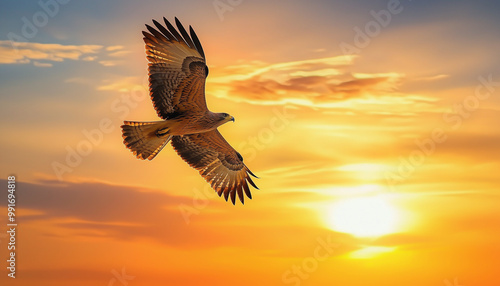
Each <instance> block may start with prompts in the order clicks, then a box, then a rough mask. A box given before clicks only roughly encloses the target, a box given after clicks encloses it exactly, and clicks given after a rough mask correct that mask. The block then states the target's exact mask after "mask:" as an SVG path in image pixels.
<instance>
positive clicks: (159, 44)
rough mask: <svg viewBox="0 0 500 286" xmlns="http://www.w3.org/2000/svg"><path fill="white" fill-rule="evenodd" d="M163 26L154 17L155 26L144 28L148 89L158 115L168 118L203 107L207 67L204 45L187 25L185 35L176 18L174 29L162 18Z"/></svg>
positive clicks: (204, 103)
mask: <svg viewBox="0 0 500 286" xmlns="http://www.w3.org/2000/svg"><path fill="white" fill-rule="evenodd" d="M163 20H164V21H165V25H166V28H165V27H164V26H162V25H161V24H160V23H158V22H157V21H155V20H153V23H154V25H155V26H156V28H157V29H158V30H156V29H154V28H153V27H151V26H149V25H146V27H147V29H148V31H149V33H148V32H145V31H143V32H142V33H143V35H144V42H145V43H146V53H147V59H148V61H149V68H148V70H149V91H150V94H151V100H152V101H153V105H154V107H155V110H156V112H157V113H158V116H159V117H161V118H162V119H168V118H171V117H173V116H175V115H176V114H178V113H180V112H183V111H185V110H192V109H199V110H206V109H207V105H206V102H205V78H206V77H207V75H208V68H207V66H206V63H205V54H204V52H203V48H202V46H201V44H200V41H199V40H198V37H197V36H196V33H195V32H194V30H193V28H191V26H189V31H190V34H191V36H189V35H188V33H187V32H186V30H185V29H184V27H183V26H182V24H181V23H180V22H179V20H178V19H177V18H175V23H176V25H177V29H178V30H179V31H177V30H176V29H175V28H174V26H172V24H170V22H169V21H168V20H167V19H165V18H163Z"/></svg>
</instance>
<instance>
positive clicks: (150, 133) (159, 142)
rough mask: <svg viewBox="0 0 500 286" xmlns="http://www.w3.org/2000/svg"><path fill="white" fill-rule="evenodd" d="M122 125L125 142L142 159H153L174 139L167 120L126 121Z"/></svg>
mask: <svg viewBox="0 0 500 286" xmlns="http://www.w3.org/2000/svg"><path fill="white" fill-rule="evenodd" d="M121 127H122V137H123V143H124V144H125V146H127V148H128V149H130V151H132V152H133V153H134V155H135V156H136V157H137V158H139V159H142V160H146V159H147V160H152V159H153V158H154V157H155V156H156V155H158V152H160V151H161V149H163V147H165V145H166V144H167V143H168V142H169V141H170V139H172V135H169V127H168V124H167V122H166V121H155V122H134V121H124V122H123V125H122V126H121Z"/></svg>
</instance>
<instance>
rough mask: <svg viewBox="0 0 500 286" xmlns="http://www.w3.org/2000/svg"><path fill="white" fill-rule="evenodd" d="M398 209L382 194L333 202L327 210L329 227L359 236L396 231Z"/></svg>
mask: <svg viewBox="0 0 500 286" xmlns="http://www.w3.org/2000/svg"><path fill="white" fill-rule="evenodd" d="M396 222H397V211H396V209H394V207H392V206H391V205H390V204H389V203H388V202H387V201H386V200H385V199H384V198H382V197H380V196H371V197H360V198H349V199H344V200H340V201H338V202H335V203H333V204H332V205H331V206H330V207H329V208H328V212H327V219H326V224H327V225H328V227H329V228H331V229H333V230H335V231H339V232H345V233H350V234H353V235H355V236H358V237H376V236H381V235H384V234H389V233H393V232H395V231H396Z"/></svg>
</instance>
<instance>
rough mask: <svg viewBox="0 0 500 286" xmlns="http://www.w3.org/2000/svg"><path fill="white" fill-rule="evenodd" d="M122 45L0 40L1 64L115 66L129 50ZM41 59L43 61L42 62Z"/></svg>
mask: <svg viewBox="0 0 500 286" xmlns="http://www.w3.org/2000/svg"><path fill="white" fill-rule="evenodd" d="M122 49H123V47H122V46H109V47H104V46H102V45H61V44H42V43H29V42H26V43H25V42H11V41H0V65H1V64H29V63H33V65H34V66H36V67H51V66H52V65H53V64H52V63H50V62H62V61H65V60H81V61H96V60H99V63H100V64H101V65H103V66H107V67H109V66H116V65H118V64H120V63H123V62H122V61H119V60H116V58H119V57H123V56H124V55H126V54H128V53H130V51H126V50H122ZM42 61H43V62H42Z"/></svg>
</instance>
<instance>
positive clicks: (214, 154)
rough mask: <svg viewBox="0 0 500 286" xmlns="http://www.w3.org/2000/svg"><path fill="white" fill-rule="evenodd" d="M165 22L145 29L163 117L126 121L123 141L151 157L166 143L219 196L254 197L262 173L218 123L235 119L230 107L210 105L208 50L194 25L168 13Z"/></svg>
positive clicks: (157, 106)
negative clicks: (226, 110)
mask: <svg viewBox="0 0 500 286" xmlns="http://www.w3.org/2000/svg"><path fill="white" fill-rule="evenodd" d="M163 20H164V22H165V26H163V25H161V24H160V23H158V22H157V21H155V20H153V23H154V25H155V26H156V29H155V28H153V27H151V26H149V25H146V28H147V30H148V32H146V31H143V32H142V34H143V35H144V38H143V39H144V42H145V44H146V54H147V59H148V62H149V63H148V66H149V67H148V71H149V92H150V95H151V100H152V101H153V105H154V108H155V110H156V112H157V114H158V117H160V118H161V119H163V120H161V121H153V122H136V121H124V124H123V125H122V126H121V128H122V137H123V143H124V144H125V146H126V147H127V148H128V149H130V150H131V151H132V152H133V153H134V155H135V156H136V157H137V158H139V159H142V160H152V159H153V158H154V157H156V155H158V152H160V151H161V150H162V149H163V147H165V145H167V143H169V142H171V144H172V146H173V148H174V149H175V151H176V152H177V154H179V156H181V158H182V159H183V160H184V161H186V162H187V163H188V164H189V165H190V166H191V167H193V168H194V169H196V170H198V171H199V172H200V175H201V176H202V177H203V178H204V179H205V180H206V181H207V182H208V183H209V184H210V185H211V186H212V188H213V189H214V190H215V191H216V192H217V194H218V195H219V196H222V194H224V198H225V200H226V201H227V200H228V198H229V197H231V201H232V203H233V204H235V198H236V194H238V198H239V199H240V201H241V203H242V204H243V203H244V195H243V192H244V193H245V194H246V196H247V197H248V198H250V199H251V198H252V195H251V193H250V188H249V186H248V184H249V183H250V185H252V186H253V187H254V188H256V189H258V188H257V186H256V185H255V184H254V182H253V181H252V179H251V176H253V177H255V178H257V177H256V176H255V175H254V174H253V173H252V172H251V171H250V170H249V169H248V167H247V166H246V165H245V163H243V157H241V155H240V153H238V152H237V151H236V150H235V149H234V148H233V147H231V145H229V143H228V142H227V141H226V140H225V139H224V137H223V136H222V135H221V134H220V133H219V131H218V130H217V127H219V126H221V125H222V124H224V123H226V122H229V121H233V122H234V117H232V116H231V115H229V114H227V113H214V112H211V111H210V110H208V107H207V103H206V101H205V79H206V78H207V76H208V67H207V65H206V60H205V53H204V52H203V48H202V46H201V44H200V41H199V39H198V37H197V36H196V33H195V32H194V30H193V28H192V27H191V26H189V32H190V35H191V36H190V35H189V34H188V33H187V31H186V30H185V29H184V27H183V26H182V24H181V23H180V22H179V20H178V19H177V18H175V24H176V26H177V29H175V28H174V26H173V25H172V24H171V23H170V22H169V21H168V20H167V19H165V18H163Z"/></svg>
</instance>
